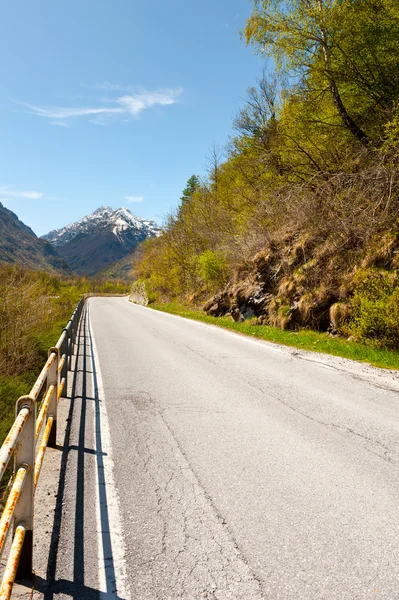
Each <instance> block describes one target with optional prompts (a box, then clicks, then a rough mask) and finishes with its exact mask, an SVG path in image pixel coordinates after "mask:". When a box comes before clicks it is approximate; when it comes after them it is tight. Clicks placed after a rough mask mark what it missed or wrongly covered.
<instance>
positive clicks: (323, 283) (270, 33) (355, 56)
mask: <svg viewBox="0 0 399 600" xmlns="http://www.w3.org/2000/svg"><path fill="white" fill-rule="evenodd" d="M253 4H254V9H253V13H252V15H251V17H250V18H249V19H248V21H247V26H246V29H245V37H246V41H247V43H249V44H252V45H253V46H254V47H255V49H256V51H257V52H259V54H260V55H261V56H262V57H265V56H270V57H272V58H273V59H274V64H275V65H276V67H277V70H276V73H275V74H272V75H271V74H270V73H268V72H266V71H265V73H264V76H263V77H262V78H260V79H259V80H258V81H257V82H255V84H254V85H253V86H252V87H250V88H249V89H248V91H247V98H246V102H245V105H244V106H243V108H242V109H241V111H240V112H239V113H238V114H237V115H236V118H235V119H234V122H233V126H234V130H235V135H234V137H233V138H232V139H231V140H230V142H229V145H228V147H227V150H226V156H225V158H224V160H223V161H222V160H221V159H220V156H219V153H218V152H217V151H214V152H213V153H212V156H211V164H210V168H209V177H208V179H207V180H200V179H199V178H198V177H196V176H191V177H190V179H189V180H188V182H187V186H186V188H185V190H184V192H183V196H182V199H181V204H180V206H179V207H178V209H177V210H176V213H175V214H174V215H173V216H172V217H171V218H170V219H169V221H168V224H167V227H166V229H165V233H164V235H162V236H160V237H159V238H157V239H155V240H150V241H149V242H146V244H145V249H144V253H143V255H142V258H141V259H140V260H139V261H138V262H137V263H136V266H135V273H136V276H137V277H138V278H139V279H140V280H141V281H142V282H144V283H145V285H146V288H147V293H148V295H149V297H150V299H153V300H156V301H158V302H159V301H161V302H162V301H170V300H173V301H175V300H178V301H180V302H184V303H187V302H189V303H192V304H194V305H196V306H202V307H203V308H204V310H205V311H206V312H207V313H208V314H209V315H214V316H220V315H229V316H231V317H232V318H233V319H234V320H237V321H240V320H244V319H253V321H254V322H255V323H257V324H262V325H272V326H277V327H280V328H282V329H288V330H292V331H298V330H299V329H301V328H311V329H316V330H318V331H329V332H330V333H331V334H333V335H335V334H340V335H344V336H346V337H350V338H352V339H358V340H363V341H367V342H368V343H372V344H378V345H382V346H389V347H392V348H398V347H399V325H398V323H399V110H398V107H399V76H398V74H399V55H398V52H397V39H398V35H399V8H398V4H397V2H394V1H393V0H381V1H380V2H378V3H376V2H373V1H371V0H365V1H364V2H346V1H344V2H339V3H338V2H323V3H321V2H320V3H319V2H307V3H302V2H299V3H298V2H292V1H289V2H287V3H285V2H280V1H279V0H278V1H277V2H269V1H268V0H265V1H262V2H256V1H254V3H253ZM294 23H295V26H293V24H294Z"/></svg>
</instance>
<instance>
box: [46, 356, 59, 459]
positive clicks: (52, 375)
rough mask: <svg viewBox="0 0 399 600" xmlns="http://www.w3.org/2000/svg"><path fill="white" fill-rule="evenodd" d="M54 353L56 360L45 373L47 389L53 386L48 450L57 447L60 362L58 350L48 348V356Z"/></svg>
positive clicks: (49, 410)
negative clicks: (51, 419) (51, 420)
mask: <svg viewBox="0 0 399 600" xmlns="http://www.w3.org/2000/svg"><path fill="white" fill-rule="evenodd" d="M53 352H54V353H55V355H56V359H55V361H54V362H53V364H52V365H51V367H50V368H49V370H48V373H47V389H48V388H49V387H50V385H53V386H54V392H53V394H52V396H51V400H50V404H49V407H48V413H47V414H48V415H49V416H50V415H51V416H52V417H53V419H54V421H53V426H52V428H51V433H50V436H49V439H48V443H47V446H49V447H50V448H55V447H56V445H57V406H58V400H57V399H58V386H59V384H60V374H59V371H58V364H59V360H60V351H59V349H58V348H56V347H54V348H50V350H49V351H48V355H49V356H50V355H51V354H52V353H53Z"/></svg>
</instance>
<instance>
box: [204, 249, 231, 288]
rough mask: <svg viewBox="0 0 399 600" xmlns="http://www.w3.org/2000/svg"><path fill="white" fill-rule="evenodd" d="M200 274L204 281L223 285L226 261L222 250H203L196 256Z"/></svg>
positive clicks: (225, 275)
mask: <svg viewBox="0 0 399 600" xmlns="http://www.w3.org/2000/svg"><path fill="white" fill-rule="evenodd" d="M198 263H199V270H200V276H201V278H202V279H203V281H205V283H210V284H216V285H223V284H224V283H225V282H226V279H227V273H228V270H227V261H226V257H225V256H224V254H223V253H222V252H213V251H212V250H205V252H203V253H202V254H201V256H199V258H198Z"/></svg>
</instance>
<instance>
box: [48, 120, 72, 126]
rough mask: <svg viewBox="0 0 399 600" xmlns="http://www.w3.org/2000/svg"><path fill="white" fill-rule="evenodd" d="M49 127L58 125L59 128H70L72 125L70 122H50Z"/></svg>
mask: <svg viewBox="0 0 399 600" xmlns="http://www.w3.org/2000/svg"><path fill="white" fill-rule="evenodd" d="M49 125H57V126H58V127H70V126H71V123H69V122H68V121H49Z"/></svg>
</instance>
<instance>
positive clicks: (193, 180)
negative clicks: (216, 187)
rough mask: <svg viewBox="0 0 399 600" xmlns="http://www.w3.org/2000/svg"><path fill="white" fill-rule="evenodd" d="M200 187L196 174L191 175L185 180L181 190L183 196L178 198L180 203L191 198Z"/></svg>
mask: <svg viewBox="0 0 399 600" xmlns="http://www.w3.org/2000/svg"><path fill="white" fill-rule="evenodd" d="M199 187H200V179H199V177H198V175H191V177H190V179H189V180H188V181H187V185H186V187H185V188H184V190H183V196H182V197H181V198H180V200H181V203H182V205H184V204H186V203H187V202H189V201H190V200H191V198H192V197H193V195H194V194H195V192H196V191H197V190H198V189H199Z"/></svg>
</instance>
